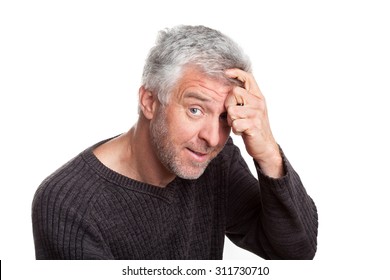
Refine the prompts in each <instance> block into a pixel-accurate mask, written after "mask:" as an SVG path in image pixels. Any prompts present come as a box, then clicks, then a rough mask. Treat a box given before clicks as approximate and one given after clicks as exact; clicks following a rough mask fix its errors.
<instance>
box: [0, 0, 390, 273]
mask: <svg viewBox="0 0 390 280" xmlns="http://www.w3.org/2000/svg"><path fill="white" fill-rule="evenodd" d="M389 12H390V10H389V8H387V5H385V1H373V0H371V1H343V0H339V1H302V0H298V1H249V0H241V1H230V0H229V1H228V0H224V1H210V0H208V1H205V0H197V1H172V0H165V1H151V0H143V1H115V0H113V1H86V0H77V1H73V0H68V1H41V0H39V1H2V2H1V3H0V32H1V33H0V40H1V44H0V59H1V60H0V71H1V72H0V92H1V97H0V98H1V99H0V100H1V102H0V104H1V105H0V109H1V110H0V119H1V140H0V141H1V145H0V147H1V157H0V160H1V174H2V178H3V180H2V184H1V188H0V191H1V197H0V199H1V205H0V207H1V211H0V218H1V231H0V242H1V243H0V259H1V260H3V268H4V269H5V273H8V274H7V275H9V276H11V275H13V274H12V273H14V272H15V271H14V269H16V268H17V267H18V266H20V264H21V263H23V265H24V267H25V269H26V270H22V271H25V273H28V274H25V275H29V274H30V275H34V273H37V274H38V273H42V270H45V271H46V268H45V269H43V268H37V266H38V265H37V262H36V261H34V257H35V256H34V247H33V239H32V229H31V202H32V198H33V195H34V192H35V190H36V188H37V186H38V185H39V184H40V182H41V181H42V180H43V179H44V178H45V177H46V176H47V175H49V174H50V173H51V172H53V171H54V170H55V169H56V168H58V167H59V166H60V165H61V164H63V163H64V162H65V161H67V160H68V159H70V158H71V157H73V156H75V155H76V154H77V153H79V152H80V151H82V150H83V149H85V148H86V147H88V146H90V145H92V144H94V143H96V142H98V141H100V140H102V139H105V138H108V137H111V136H114V135H116V134H119V133H122V132H125V131H126V130H127V129H129V128H130V126H131V125H132V124H133V123H134V121H135V120H136V117H137V91H138V87H139V85H140V77H141V72H142V67H143V62H144V59H145V57H146V55H147V52H148V51H149V49H150V47H151V46H152V45H153V43H154V41H155V37H156V34H157V32H158V30H160V29H163V28H165V27H171V26H173V25H177V24H202V25H206V26H209V27H212V28H216V29H219V30H221V31H222V32H224V33H225V34H227V35H229V36H230V37H232V38H233V39H235V40H236V41H237V42H238V43H239V44H240V45H241V46H242V47H243V48H244V50H245V51H246V52H247V53H248V55H249V56H250V57H251V59H252V62H253V67H254V75H255V77H256V78H257V82H258V84H259V85H260V88H261V89H262V91H263V94H264V95H265V96H266V99H267V102H268V107H269V113H270V120H271V125H272V128H273V132H274V135H275V137H276V139H277V140H278V142H279V143H280V145H281V146H282V147H283V149H284V151H285V153H286V155H287V157H288V158H289V159H290V161H291V162H292V164H293V166H294V167H295V169H296V170H297V171H298V173H299V174H300V176H301V179H302V181H303V182H304V184H305V186H306V189H307V191H308V192H309V194H310V195H311V196H312V197H313V198H314V200H315V202H316V204H317V207H318V211H319V224H320V227H319V238H318V252H317V255H316V258H315V260H314V262H310V263H306V264H305V265H306V266H310V267H306V268H302V271H307V273H308V274H307V275H309V276H310V275H316V273H318V275H319V278H320V279H321V277H320V276H321V275H323V276H324V275H327V276H329V275H333V276H337V275H340V274H343V275H346V276H351V275H353V276H354V275H356V276H359V275H366V276H372V275H374V274H378V275H384V274H389V272H388V270H386V267H385V259H386V258H387V259H388V251H389V249H390V247H389V241H388V237H389V236H390V226H389V218H388V213H389V212H390V211H389V210H390V209H389V203H388V197H387V194H388V192H387V189H388V188H389V187H390V184H389V181H388V180H387V179H386V178H387V177H388V173H387V169H388V166H389V164H388V157H389V155H390V153H389V147H388V143H389V140H390V139H389V138H390V137H389V125H388V121H389V119H390V114H389V111H388V110H387V107H388V104H389V98H388V95H389V94H390V85H389V78H390V55H389V53H390V52H389V50H390V42H389V40H390V37H389V34H390V33H389V26H390V19H389V16H388V15H389ZM235 139H237V140H236V142H237V141H239V140H240V139H238V138H235ZM247 159H248V162H249V163H251V160H250V159H249V158H248V157H247ZM224 257H225V259H235V260H239V259H241V260H243V259H252V260H255V261H256V260H257V261H260V262H261V263H264V261H261V260H259V259H258V258H257V257H256V256H254V255H252V254H250V253H247V252H245V251H243V250H241V249H239V248H236V247H235V246H233V245H231V244H230V243H228V244H227V248H226V252H225V256H224ZM373 259H374V260H373ZM257 261H256V262H257ZM266 264H268V265H272V262H266ZM56 265H57V266H59V265H60V264H58V263H56ZM273 265H276V266H279V265H281V266H285V265H286V264H275V262H274V263H273ZM299 266H301V264H299ZM314 266H315V269H314ZM7 267H9V269H8V270H7ZM39 267H41V265H40V266H39ZM61 268H62V267H61ZM328 268H333V270H332V269H330V270H328ZM275 270H277V268H276V269H275ZM275 270H274V271H275ZM26 271H27V272H26ZM37 271H38V272H37ZM310 271H311V273H313V274H310V273H309V272H310ZM325 272H327V273H328V274H327V273H325ZM333 272H336V274H333ZM31 273H32V274H31ZM279 273H280V271H279ZM286 273H287V274H286V275H289V276H293V275H294V274H290V273H288V272H286ZM329 273H332V274H329ZM13 276H15V279H17V278H18V279H21V278H19V277H20V276H19V277H16V275H13ZM309 276H308V277H309ZM41 277H42V275H41ZM297 277H298V275H297ZM299 277H300V279H302V277H303V279H306V278H305V275H302V274H301V275H299ZM324 277H325V276H324ZM10 278H11V279H12V277H10ZM374 278H375V277H374ZM47 279H50V277H49V276H48V278H47ZM275 279H276V278H275ZM307 279H310V278H307ZM324 279H325V278H324Z"/></svg>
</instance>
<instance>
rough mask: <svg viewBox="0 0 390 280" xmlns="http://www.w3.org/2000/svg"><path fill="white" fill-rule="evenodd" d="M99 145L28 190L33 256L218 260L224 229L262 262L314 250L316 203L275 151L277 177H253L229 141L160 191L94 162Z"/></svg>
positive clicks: (309, 253)
mask: <svg viewBox="0 0 390 280" xmlns="http://www.w3.org/2000/svg"><path fill="white" fill-rule="evenodd" d="M103 142H104V141H103ZM103 142H100V143H98V144H96V145H94V146H92V147H90V148H88V149H86V150H85V151H83V152H82V153H80V154H79V155H78V156H76V157H75V158H74V159H72V160H71V161H69V162H68V163H67V164H65V165H64V166H62V167H61V168H60V169H58V170H57V171H56V172H54V173H53V174H52V175H51V176H49V177H48V178H46V179H45V180H44V181H43V182H42V184H41V185H40V187H39V188H38V190H37V192H36V194H35V197H34V200H33V208H32V221H33V233H34V242H35V251H36V258H37V259H222V256H223V247H224V236H225V235H227V236H228V237H229V238H230V239H231V240H232V241H233V242H234V243H235V244H236V245H238V246H240V247H242V248H244V249H247V250H249V251H251V252H253V253H255V254H257V255H259V256H261V257H263V258H265V259H312V258H313V257H314V255H315V252H316V247H317V227H318V223H317V210H316V207H315V205H314V203H313V201H312V199H311V198H310V197H309V196H308V195H307V193H306V191H305V189H304V187H303V185H302V183H301V180H300V178H299V177H298V175H297V173H296V172H295V171H294V170H293V168H292V166H291V165H290V163H289V162H288V160H287V159H286V157H285V156H284V155H283V161H284V168H285V172H286V175H285V176H284V177H282V178H280V179H272V178H269V177H267V176H265V175H264V174H263V173H262V172H261V170H260V168H259V167H258V166H257V167H256V168H257V172H258V180H257V179H256V178H255V177H254V176H253V175H252V174H251V172H250V171H249V169H248V166H247V164H246V163H245V161H244V159H243V158H242V156H241V155H240V151H239V149H238V148H237V147H236V146H235V145H234V144H233V142H232V140H231V139H229V141H228V143H227V144H226V146H225V147H224V149H223V151H222V152H221V153H220V154H219V155H218V156H217V157H216V158H215V159H214V160H213V161H212V162H211V163H210V165H209V166H208V167H207V169H206V171H205V172H204V174H203V175H202V176H201V177H200V178H199V179H197V180H184V179H181V178H176V179H175V180H173V181H172V182H171V183H170V184H169V185H168V186H166V187H165V188H160V187H156V186H152V185H149V184H146V183H142V182H139V181H136V180H133V179H131V178H128V177H125V176H123V175H121V174H119V173H116V172H115V171H113V170H111V169H109V168H108V167H106V166H105V165H103V164H102V163H101V162H100V161H99V160H98V159H97V158H96V156H95V155H94V154H93V150H94V148H96V147H97V146H98V145H100V144H102V143H103Z"/></svg>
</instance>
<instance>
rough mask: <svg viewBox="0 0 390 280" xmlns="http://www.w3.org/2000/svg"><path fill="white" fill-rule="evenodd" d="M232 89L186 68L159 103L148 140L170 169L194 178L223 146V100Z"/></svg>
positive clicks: (226, 132)
mask: <svg viewBox="0 0 390 280" xmlns="http://www.w3.org/2000/svg"><path fill="white" fill-rule="evenodd" d="M231 90H232V86H231V85H227V84H226V83H223V82H222V81H218V80H214V79H210V78H208V77H207V76H205V75H204V74H203V73H201V72H199V71H198V70H196V69H194V68H187V69H186V70H185V71H184V75H183V77H182V78H181V79H180V80H179V82H178V83H177V85H176V87H175V88H174V90H173V92H172V95H171V99H170V101H169V103H168V105H166V106H162V105H161V104H158V109H157V113H156V114H155V117H154V118H153V119H152V121H151V130H150V134H151V140H152V145H153V148H154V152H155V153H156V155H157V157H158V158H159V159H160V161H161V163H162V164H163V165H164V166H165V168H167V169H168V170H169V171H170V172H172V173H173V174H175V175H177V176H179V177H181V178H184V179H196V178H198V177H200V176H201V175H202V174H203V172H204V170H205V169H206V167H207V165H208V164H209V163H210V161H211V160H212V159H213V158H215V157H216V156H217V155H218V153H219V152H220V151H221V150H222V149H223V147H224V145H225V143H226V141H227V139H228V136H229V133H230V127H229V126H228V124H227V119H226V109H225V106H224V102H225V99H226V97H227V96H228V94H229V92H230V91H231Z"/></svg>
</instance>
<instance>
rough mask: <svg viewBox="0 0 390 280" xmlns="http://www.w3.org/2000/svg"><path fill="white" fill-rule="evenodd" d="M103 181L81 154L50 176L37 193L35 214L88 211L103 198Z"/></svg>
mask: <svg viewBox="0 0 390 280" xmlns="http://www.w3.org/2000/svg"><path fill="white" fill-rule="evenodd" d="M100 181H101V180H100V177H99V176H98V175H97V174H96V172H94V170H93V169H92V168H91V167H90V166H89V164H88V163H87V162H86V161H85V159H84V158H83V154H82V153H81V154H79V155H78V156H76V157H75V158H73V159H71V160H70V161H68V162H67V163H66V164H64V165H63V166H62V167H60V168H59V169H57V170H56V171H55V172H53V173H52V174H51V175H50V176H48V177H47V178H46V179H45V180H43V182H42V183H41V184H40V186H39V187H38V189H37V191H36V192H35V195H34V199H33V203H32V208H33V209H32V210H33V215H34V213H36V211H40V212H41V213H42V212H47V214H49V213H50V214H53V213H58V212H59V211H60V212H61V211H63V210H64V209H67V210H68V211H69V210H71V209H74V210H78V209H81V208H84V209H86V208H87V207H88V205H90V204H91V203H93V201H94V200H95V198H96V197H97V196H99V195H100V193H101V191H99V189H101V188H102V184H101V183H100Z"/></svg>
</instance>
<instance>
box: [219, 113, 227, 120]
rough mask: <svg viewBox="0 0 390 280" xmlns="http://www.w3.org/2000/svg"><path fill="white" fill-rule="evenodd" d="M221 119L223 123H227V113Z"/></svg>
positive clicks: (221, 115)
mask: <svg viewBox="0 0 390 280" xmlns="http://www.w3.org/2000/svg"><path fill="white" fill-rule="evenodd" d="M219 119H220V120H221V121H223V122H227V112H224V113H222V114H220V115H219Z"/></svg>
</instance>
